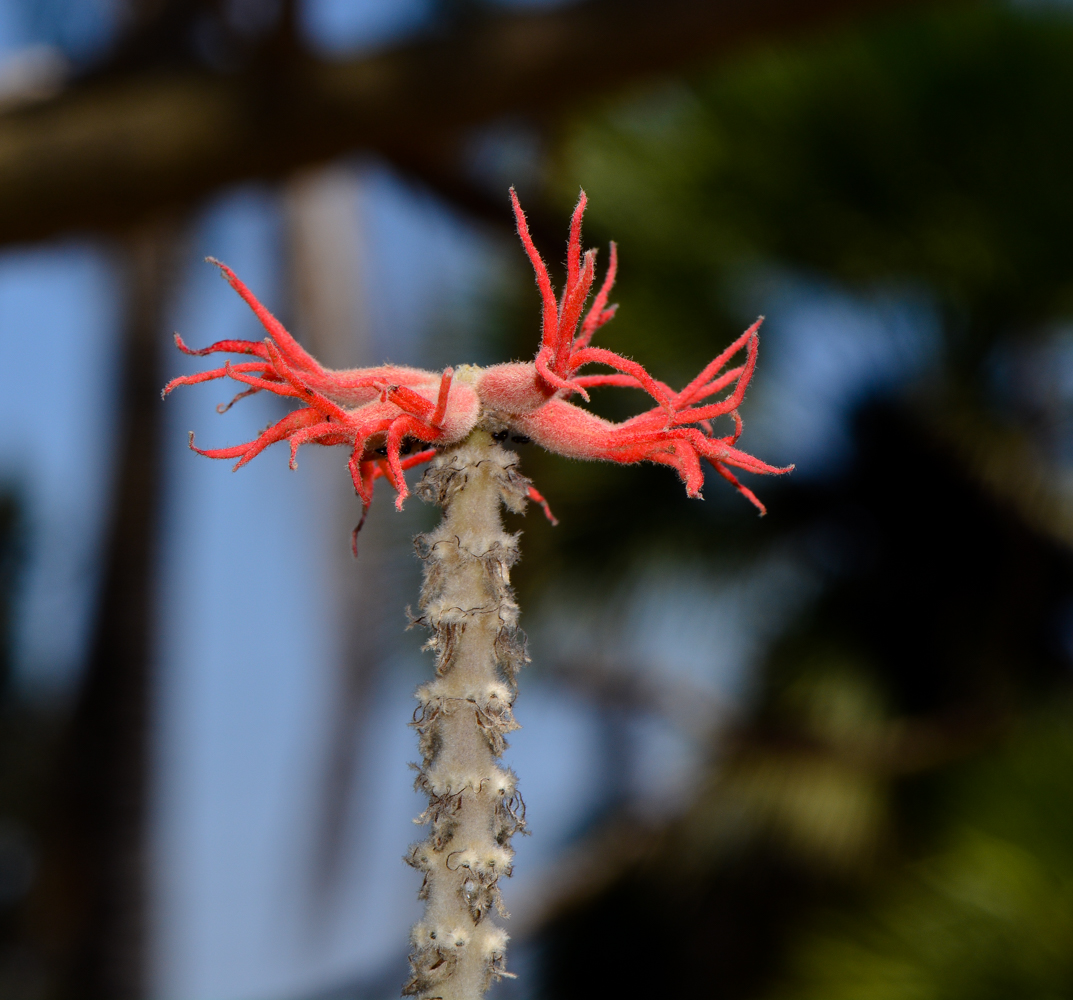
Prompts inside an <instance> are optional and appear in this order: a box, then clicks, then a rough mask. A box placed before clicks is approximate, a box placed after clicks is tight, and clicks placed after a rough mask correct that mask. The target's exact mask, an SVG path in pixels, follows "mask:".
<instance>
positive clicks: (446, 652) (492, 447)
mask: <svg viewBox="0 0 1073 1000" xmlns="http://www.w3.org/2000/svg"><path fill="white" fill-rule="evenodd" d="M528 487H529V482H528V480H526V479H525V478H524V477H523V476H521V475H520V474H519V473H518V471H517V456H515V455H514V454H513V453H512V452H510V451H507V450H505V449H503V448H501V447H499V445H498V444H496V443H495V441H494V440H493V438H492V436H491V434H490V433H489V432H488V431H487V430H485V429H478V430H475V431H474V432H473V433H472V434H471V435H470V436H469V437H468V438H467V439H466V441H465V442H464V443H463V444H462V445H460V446H459V447H457V448H454V449H452V450H450V451H447V452H445V453H444V454H442V455H440V456H439V457H437V458H436V459H435V461H434V463H433V466H432V467H431V468H430V469H429V470H428V472H426V474H425V477H424V479H423V480H422V481H421V483H420V484H419V486H418V494H419V495H420V496H421V497H422V498H423V499H425V500H428V501H430V502H431V503H436V504H438V505H439V506H441V507H443V508H444V516H443V520H442V521H441V522H440V525H439V527H438V528H436V530H435V531H433V532H430V533H429V534H427V535H420V536H418V538H417V539H416V546H417V551H418V554H419V555H420V557H421V558H422V559H423V560H424V562H425V582H424V586H423V588H422V591H421V616H420V617H419V618H417V619H416V620H415V623H416V624H421V625H424V626H425V627H426V628H427V629H428V630H429V632H430V638H429V640H428V643H427V644H426V648H427V649H431V650H432V651H433V652H434V654H435V656H436V678H435V679H434V680H433V681H431V682H429V683H428V684H423V685H422V686H421V687H419V688H418V689H417V693H416V697H417V699H418V701H419V703H420V705H419V708H418V709H417V712H416V714H415V722H414V725H415V727H416V729H417V731H418V734H419V747H420V751H421V755H422V758H423V759H422V762H421V766H420V768H419V773H418V777H417V782H416V787H417V788H418V789H419V790H421V791H423V792H425V793H426V794H427V795H428V808H427V809H426V810H425V812H424V813H423V814H422V815H421V816H420V817H418V820H417V822H419V823H427V824H428V826H429V836H428V838H427V839H426V840H424V841H422V842H421V843H419V844H415V845H414V846H413V847H412V848H411V849H410V853H409V855H408V856H407V859H406V860H407V861H408V862H409V863H410V864H411V865H413V867H415V868H417V869H418V870H419V871H421V872H423V873H424V876H425V880H424V883H423V885H422V887H421V893H420V895H421V898H423V899H424V900H425V902H426V906H425V914H424V917H423V918H422V919H421V920H420V921H419V922H418V923H417V924H416V925H415V926H414V929H413V933H412V945H413V950H412V952H411V954H410V967H411V972H412V974H411V977H410V980H409V982H408V983H407V984H406V986H405V988H404V990H403V992H404V994H407V995H410V996H415V997H418V998H421V1000H432V998H442V1000H475V998H479V997H481V996H482V995H483V994H484V992H485V990H487V988H488V986H489V984H490V983H491V981H492V980H493V979H500V978H502V977H503V976H505V975H510V974H509V973H508V972H506V970H505V967H504V964H505V950H506V944H507V933H506V931H505V930H504V929H503V928H502V927H501V926H499V925H497V924H496V923H495V922H494V921H493V920H492V911H493V910H497V911H498V912H499V914H500V915H502V916H506V915H507V914H506V913H505V911H504V910H503V906H502V903H501V902H500V897H499V879H500V877H504V876H509V875H510V873H511V861H512V858H513V856H514V852H513V851H512V850H511V846H510V840H511V836H512V835H513V834H515V833H517V832H518V831H519V830H524V828H525V807H524V804H523V802H522V799H521V796H520V795H519V794H518V792H517V790H516V787H515V786H516V778H515V775H514V774H513V773H512V772H511V771H509V770H506V769H504V768H502V767H500V766H499V763H498V758H499V756H500V755H501V754H502V753H503V750H504V749H505V748H506V746H507V742H506V734H507V733H509V732H510V731H511V730H512V729H517V728H518V724H517V723H516V722H515V721H514V715H513V713H512V710H511V706H512V705H513V703H514V696H515V692H516V687H515V677H516V675H517V672H518V670H519V669H520V667H521V666H522V665H523V664H524V663H525V662H526V659H527V657H526V654H525V642H524V635H523V634H522V632H521V631H520V630H519V628H518V606H517V604H516V603H515V602H514V594H513V592H512V591H511V589H510V568H511V566H512V565H513V564H514V562H515V561H516V559H517V558H518V538H517V536H516V535H511V534H508V533H506V532H505V531H504V530H503V523H502V520H501V517H500V505H501V504H503V505H505V506H506V507H508V508H509V509H510V510H513V511H520V510H522V509H523V508H524V507H525V503H526V498H527V490H528Z"/></svg>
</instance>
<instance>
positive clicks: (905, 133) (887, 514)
mask: <svg viewBox="0 0 1073 1000" xmlns="http://www.w3.org/2000/svg"><path fill="white" fill-rule="evenodd" d="M510 184H514V185H516V186H517V188H518V190H519V194H520V196H521V199H522V202H523V204H524V206H525V207H526V209H527V211H528V212H529V214H530V219H531V223H532V225H533V229H534V233H535V236H536V240H537V244H538V245H539V246H540V248H541V249H542V251H543V253H544V256H545V258H546V259H547V260H548V261H549V262H550V263H551V265H552V268H553V272H554V273H555V274H556V275H557V280H559V279H561V274H562V270H563V261H564V256H565V253H564V245H565V237H566V226H567V220H568V217H569V211H570V209H571V207H572V205H573V203H574V200H575V199H576V197H577V192H578V188H579V186H584V188H585V189H586V191H587V192H588V194H589V198H590V206H591V207H590V210H589V213H588V216H587V219H586V240H585V242H586V245H600V246H606V243H607V241H608V240H609V239H615V240H617V241H618V243H619V247H620V252H621V268H620V272H619V274H620V277H619V283H618V287H617V290H616V296H615V298H617V300H618V301H619V302H620V303H621V309H620V311H619V314H618V317H617V318H616V320H615V321H614V323H613V324H611V325H610V326H608V327H606V328H604V330H603V331H602V332H601V335H600V336H601V342H602V343H603V344H605V345H607V346H609V347H612V348H614V349H615V350H618V351H620V352H622V353H625V354H627V355H629V356H632V357H635V358H637V359H638V360H641V361H642V362H644V363H645V364H646V365H647V366H648V367H649V369H650V370H651V371H652V372H653V373H654V374H655V375H656V376H657V377H659V378H662V379H664V380H666V381H668V382H670V383H672V384H675V385H677V384H679V383H684V382H685V381H687V380H688V379H689V378H690V377H692V376H693V375H694V374H695V373H696V372H697V371H698V370H699V369H700V368H701V367H702V365H703V364H704V363H705V362H707V361H708V360H709V359H710V358H711V357H712V356H714V355H715V354H716V353H717V352H718V351H719V350H720V349H721V347H722V346H723V345H724V344H725V343H727V342H728V341H729V340H730V339H731V338H732V337H734V336H735V335H736V334H737V333H739V332H740V331H741V330H742V329H743V328H744V327H745V326H746V325H747V324H748V323H750V322H751V321H752V320H753V319H754V318H755V317H756V315H758V314H761V313H763V314H764V315H766V317H767V320H766V322H765V325H764V328H763V334H762V342H761V357H760V366H759V369H758V372H757V375H756V378H755V381H754V383H753V387H752V389H751V391H750V394H749V397H748V399H747V401H746V404H745V406H744V409H743V415H744V418H745V434H744V437H743V440H742V444H743V446H744V447H745V448H746V449H747V450H748V451H749V452H751V453H753V454H756V455H758V456H759V457H761V458H763V459H764V460H766V461H769V462H772V463H775V464H784V463H790V462H794V463H796V465H797V469H796V471H795V472H794V473H793V475H792V476H790V477H787V478H785V479H777V480H776V479H752V480H751V481H750V482H749V485H750V486H751V487H752V488H754V489H755V490H756V492H757V493H758V494H759V495H760V496H761V498H762V499H763V500H764V501H765V502H766V503H767V505H768V508H769V511H770V513H769V515H768V516H767V517H766V518H764V519H759V518H757V517H756V512H755V510H754V509H753V508H752V507H751V506H750V505H749V504H748V503H746V502H745V501H744V500H743V499H742V498H741V497H740V496H738V495H737V494H735V493H734V491H733V490H731V489H729V488H728V487H727V486H726V484H725V483H722V481H720V480H719V479H718V477H715V480H714V481H713V482H711V483H710V484H709V488H708V489H707V491H706V493H707V495H706V498H705V500H704V501H703V502H698V501H694V500H689V499H688V498H687V497H686V496H685V493H684V490H683V489H682V486H681V484H680V483H679V482H678V481H677V479H676V478H675V476H674V475H673V474H671V472H670V471H669V470H667V469H662V468H654V467H647V466H646V467H631V468H619V467H612V466H605V465H581V464H578V463H572V462H568V461H566V460H564V459H561V458H557V457H555V456H549V455H545V454H543V453H540V452H539V451H537V449H535V448H533V447H528V448H527V447H524V446H519V450H520V451H521V452H522V461H523V467H524V469H525V471H526V473H527V474H528V475H530V476H531V477H532V478H533V479H534V480H535V482H536V484H537V486H538V488H539V489H540V490H541V491H542V492H543V493H544V494H545V496H546V497H547V498H548V500H549V501H550V503H551V505H552V507H553V509H554V510H555V512H556V514H557V515H558V517H559V519H560V521H561V523H560V525H559V526H558V527H555V528H553V527H551V526H550V525H549V524H547V523H546V522H545V520H544V519H543V517H541V516H540V513H539V511H530V513H529V515H528V516H527V517H526V518H524V519H521V518H518V519H516V521H515V522H514V523H513V527H514V528H516V529H520V530H524V540H523V546H522V548H523V553H524V557H523V561H522V563H521V564H520V565H519V566H518V568H517V570H516V575H515V581H516V584H517V589H518V592H519V599H520V603H521V607H522V609H523V625H524V627H525V628H526V630H527V632H528V633H529V637H530V652H531V655H532V657H533V663H532V665H531V667H530V668H528V669H527V671H526V673H525V674H524V675H523V678H522V683H521V695H520V698H519V701H518V703H517V706H516V713H517V717H518V720H519V721H520V722H521V723H522V725H523V727H524V728H523V729H522V730H521V731H520V732H518V733H517V734H515V737H516V738H514V739H513V740H512V744H513V745H512V748H511V749H510V750H509V751H508V755H507V760H508V762H509V764H510V765H511V766H513V767H514V768H515V769H516V770H517V771H518V773H519V775H520V778H521V788H522V791H523V793H524V795H525V798H526V802H527V804H528V817H529V821H530V826H531V829H532V834H533V835H532V837H528V838H524V839H519V841H517V842H516V847H517V848H518V856H517V862H516V866H515V876H514V878H513V879H512V880H511V881H510V883H509V884H508V885H507V887H506V890H505V897H506V905H507V907H508V909H510V910H511V912H512V914H513V916H512V917H511V920H510V922H509V929H510V933H511V935H512V938H513V943H512V945H511V951H510V956H509V964H510V967H511V968H512V969H513V971H514V972H516V973H517V974H518V976H519V978H518V979H516V980H513V981H507V982H504V983H501V984H498V985H496V986H494V987H493V990H492V994H491V995H492V996H493V997H499V998H502V1000H544V998H547V1000H551V998H556V1000H560V998H561V1000H571V998H575V997H577V998H581V997H589V996H609V997H610V996H614V997H652V996H684V995H689V996H701V997H708V996H711V997H719V998H721V1000H739V998H740V1000H746V998H757V1000H864V998H872V1000H925V998H926V1000H948V998H957V1000H1015V998H1016V1000H1030V998H1039V1000H1043V998H1046V1000H1055V998H1059V997H1073V691H1071V687H1073V684H1071V681H1073V323H1071V318H1073V5H1070V4H1069V3H1066V2H1058V0H1055V2H1052V3H1046V2H1030V0H1007V2H1004V3H999V2H961V3H954V4H951V3H926V2H915V3H910V2H908V0H867V2H865V0H856V2H849V0H752V2H750V3H747V4H746V3H738V2H735V0H661V2H656V0H575V2H568V0H559V2H555V0H0V242H2V243H3V246H2V248H0V385H2V390H0V676H2V690H0V997H2V998H4V1000H144V998H152V1000H381V998H388V997H392V996H397V995H398V991H399V988H400V984H401V983H402V981H403V980H404V978H405V968H406V952H407V933H408V929H409V926H410V924H411V922H412V921H413V920H414V919H415V917H416V915H417V914H418V912H419V904H418V903H417V901H416V891H417V888H418V884H419V880H420V876H419V875H417V873H415V872H414V871H412V870H411V869H409V868H407V867H406V866H405V865H403V863H402V862H401V860H400V859H401V855H402V853H403V852H404V850H405V849H406V846H407V845H408V844H409V843H410V842H411V841H413V840H416V839H419V837H420V831H419V830H418V829H417V828H415V827H414V826H413V824H412V822H411V820H412V817H414V816H415V815H417V814H418V813H419V812H420V811H421V808H422V806H421V803H420V801H419V799H418V798H417V796H416V795H415V794H414V793H413V792H412V790H411V784H412V773H411V772H410V771H409V770H408V768H407V762H408V761H410V760H413V759H415V758H416V756H417V751H416V745H415V739H414V736H413V733H412V732H411V731H410V730H409V729H408V728H407V722H408V721H409V720H410V717H411V712H412V707H413V701H412V691H413V689H414V687H415V686H416V684H417V683H419V682H420V681H421V679H422V678H424V677H426V676H427V675H428V674H429V672H430V670H431V661H430V660H429V659H428V657H427V655H424V656H423V655H422V654H421V652H420V644H421V641H422V637H421V636H420V635H417V634H415V633H413V632H406V631H405V625H406V618H405V615H404V608H405V606H406V605H407V603H411V602H413V601H415V599H416V594H417V586H418V577H419V573H418V565H417V561H416V560H415V558H414V557H413V555H412V550H411V547H410V537H411V536H412V535H413V534H415V533H416V532H418V531H421V530H426V529H427V528H428V527H429V526H430V525H431V524H433V523H434V522H435V520H436V518H437V512H436V511H433V510H431V509H428V508H423V506H422V505H421V504H420V503H419V502H417V501H416V500H411V502H410V503H409V505H408V506H407V509H406V511H405V512H404V513H403V514H401V515H399V514H397V513H396V512H395V511H394V509H393V508H392V505H391V503H390V502H388V501H387V498H386V496H385V495H382V496H381V497H380V499H379V502H378V503H376V504H375V505H374V507H373V509H372V512H371V514H370V517H369V523H368V524H367V525H366V527H365V529H364V530H363V532H362V535H361V552H360V558H359V559H358V561H357V562H355V561H354V560H353V558H352V557H351V555H350V551H349V540H350V531H351V529H352V527H353V525H354V524H355V523H356V521H357V519H358V516H359V514H360V507H359V503H358V501H357V499H356V498H355V497H354V496H353V490H352V488H351V486H350V483H349V477H348V476H347V474H346V471H345V467H344V466H345V459H346V454H345V452H344V451H342V450H339V449H311V448H310V449H304V451H303V453H302V454H301V456H300V459H299V467H298V470H297V471H296V472H290V471H288V469H287V461H286V455H285V454H284V453H283V452H277V450H275V449H273V450H270V451H269V452H267V453H266V454H265V455H263V456H261V457H260V458H258V459H257V461H255V462H253V463H252V464H251V465H250V466H248V467H246V468H244V469H242V470H240V471H239V473H238V474H236V475H234V476H232V475H231V472H230V469H229V464H228V463H222V462H220V463H217V462H210V461H207V460H205V459H202V458H199V457H198V456H196V455H194V454H193V453H192V452H190V451H189V450H188V449H187V447H186V444H187V432H188V431H190V430H194V431H196V433H197V435H198V439H199V442H202V443H204V445H205V446H215V447H219V446H223V445H231V444H235V443H238V442H240V441H244V440H248V439H249V438H250V437H251V436H253V435H254V434H255V433H256V432H257V430H259V429H260V428H261V427H263V426H264V425H265V424H266V423H267V422H269V421H271V420H275V419H277V418H278V417H279V416H280V415H281V414H282V413H283V412H284V407H283V406H282V403H281V401H279V400H277V399H264V398H263V397H262V396H258V397H256V398H254V399H251V400H247V401H244V402H243V403H242V404H241V405H239V406H236V407H235V408H234V409H233V410H230V411H228V412H226V413H225V414H224V415H221V416H218V415H217V413H216V412H215V407H216V405H217V404H220V403H225V402H226V401H227V398H228V397H229V395H230V393H229V391H228V389H227V387H226V386H224V385H222V384H220V383H213V384H208V385H203V386H198V387H194V388H187V389H183V390H182V391H181V392H178V393H176V394H175V395H174V396H172V397H169V399H168V400H167V401H166V403H162V402H161V401H160V398H159V390H160V387H161V386H162V385H163V383H164V382H165V381H166V380H167V379H168V378H171V377H173V376H174V375H177V374H180V373H183V372H188V371H191V370H193V369H194V368H195V367H196V366H198V365H201V364H206V365H207V364H208V361H205V362H202V361H198V360H195V359H190V358H185V357H183V356H181V355H179V354H178V352H177V351H175V349H174V347H173V346H172V342H171V333H172V331H173V330H178V331H180V332H181V333H182V334H183V336H184V338H185V339H186V340H187V342H189V343H190V344H191V345H193V346H204V345H207V344H209V343H211V342H212V341H214V340H217V339H221V338H225V337H227V338H251V337H252V338H257V337H260V336H261V332H260V330H259V328H258V326H257V324H256V321H255V320H254V318H253V316H252V315H251V314H250V313H249V311H248V310H247V309H246V307H245V306H244V305H243V304H242V302H241V301H240V300H239V299H238V297H237V296H236V295H234V293H232V292H231V291H230V289H229V288H228V287H227V286H226V285H225V284H224V283H222V282H220V281H219V280H218V279H217V276H216V273H215V269H213V268H211V267H210V266H208V265H206V264H204V263H203V262H202V259H203V258H204V257H205V256H206V255H209V254H211V255H213V256H216V257H219V258H221V259H222V260H224V261H226V262H227V263H229V264H230V265H231V266H232V267H233V268H234V269H235V270H236V271H237V272H238V273H239V275H240V276H241V277H242V278H243V279H244V280H245V281H246V282H247V283H248V284H249V285H250V286H251V288H252V289H253V290H254V292H255V293H256V294H257V295H259V296H260V297H261V298H262V300H263V301H264V302H265V303H266V304H267V305H268V306H269V307H270V308H271V309H273V310H274V311H275V312H276V313H277V315H279V316H280V317H281V318H282V319H283V320H284V321H285V322H286V323H287V325H288V326H290V328H291V329H293V330H294V331H295V332H296V334H297V336H298V337H299V338H300V339H301V340H302V342H303V343H305V344H306V345H307V346H308V347H310V348H311V349H312V350H313V352H314V353H315V354H316V355H317V356H318V357H319V358H320V359H321V360H322V361H324V362H325V363H327V364H329V365H333V366H336V367H353V366H358V365H371V364H377V363H380V362H382V361H385V360H391V361H394V362H399V363H407V364H415V365H419V366H420V367H423V368H429V369H436V368H440V367H442V366H444V365H446V364H458V363H464V362H473V363H479V364H485V363H490V362H494V361H499V360H507V359H509V358H522V359H526V358H529V357H531V356H532V354H533V352H534V350H535V347H536V343H537V337H538V332H539V313H538V298H537V295H536V291H535V288H534V285H533V279H532V272H531V269H530V268H529V265H528V262H527V261H526V259H525V257H524V254H523V252H522V250H521V247H520V245H519V244H518V242H517V239H516V237H515V236H514V234H513V220H512V218H511V214H510V211H509V204H508V201H507V187H508V186H509V185H510ZM605 259H606V252H605ZM593 405H594V407H595V408H596V409H597V410H598V411H599V412H601V413H603V414H604V415H606V416H608V417H613V418H621V417H624V416H626V415H629V414H630V413H632V412H636V411H637V409H638V408H639V407H640V406H642V405H643V403H642V400H641V398H640V397H639V396H637V395H636V394H633V393H630V392H628V391H623V390H601V392H600V394H598V395H594V401H593ZM381 489H383V487H381Z"/></svg>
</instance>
